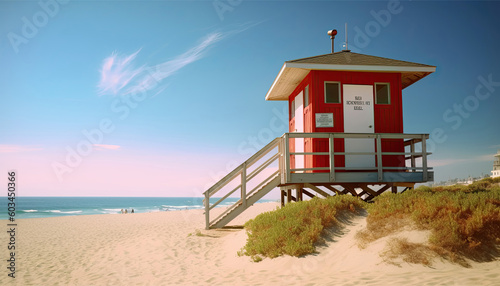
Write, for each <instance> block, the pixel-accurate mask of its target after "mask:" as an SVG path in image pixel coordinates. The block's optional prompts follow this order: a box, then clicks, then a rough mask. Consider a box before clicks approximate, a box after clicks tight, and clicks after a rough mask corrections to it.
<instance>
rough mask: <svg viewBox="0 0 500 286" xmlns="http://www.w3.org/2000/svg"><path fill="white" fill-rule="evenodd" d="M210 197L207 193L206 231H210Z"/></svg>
mask: <svg viewBox="0 0 500 286" xmlns="http://www.w3.org/2000/svg"><path fill="white" fill-rule="evenodd" d="M209 200H210V196H209V195H208V192H205V202H204V203H205V229H207V230H208V229H210V201H209Z"/></svg>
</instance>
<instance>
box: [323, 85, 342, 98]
mask: <svg viewBox="0 0 500 286" xmlns="http://www.w3.org/2000/svg"><path fill="white" fill-rule="evenodd" d="M325 103H340V83H339V82H327V81H325Z"/></svg>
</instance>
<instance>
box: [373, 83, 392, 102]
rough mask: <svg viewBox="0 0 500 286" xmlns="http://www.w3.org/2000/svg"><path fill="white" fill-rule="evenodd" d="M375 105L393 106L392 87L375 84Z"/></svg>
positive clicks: (386, 84)
mask: <svg viewBox="0 0 500 286" xmlns="http://www.w3.org/2000/svg"><path fill="white" fill-rule="evenodd" d="M375 103H376V104H391V92H390V85H389V84H388V83H376V84H375Z"/></svg>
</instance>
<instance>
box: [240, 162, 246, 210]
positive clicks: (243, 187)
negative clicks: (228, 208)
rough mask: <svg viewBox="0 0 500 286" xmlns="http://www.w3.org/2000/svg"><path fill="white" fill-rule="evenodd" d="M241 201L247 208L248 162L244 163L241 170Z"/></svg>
mask: <svg viewBox="0 0 500 286" xmlns="http://www.w3.org/2000/svg"><path fill="white" fill-rule="evenodd" d="M241 202H242V203H243V208H245V209H246V208H247V163H246V162H245V163H243V170H241Z"/></svg>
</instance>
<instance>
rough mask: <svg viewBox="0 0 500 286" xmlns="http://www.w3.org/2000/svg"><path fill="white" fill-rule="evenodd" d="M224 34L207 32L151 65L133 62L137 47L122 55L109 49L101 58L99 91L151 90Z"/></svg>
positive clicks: (113, 92)
mask: <svg viewBox="0 0 500 286" xmlns="http://www.w3.org/2000/svg"><path fill="white" fill-rule="evenodd" d="M224 37H225V35H224V34H223V33H211V34H209V35H208V36H206V37H205V38H203V39H202V40H201V42H200V43H199V44H198V45H196V46H194V47H192V48H191V49H189V50H187V51H186V52H185V53H183V54H181V55H179V56H177V57H175V58H174V59H173V60H170V61H166V62H163V63H160V64H157V65H152V66H146V65H143V66H140V67H135V66H134V64H133V61H134V59H135V58H136V56H137V55H138V54H139V52H140V50H138V51H136V52H135V53H133V54H131V55H126V56H120V55H118V54H117V53H113V54H112V55H111V56H109V57H107V58H106V59H105V60H104V61H103V65H102V68H101V80H100V82H99V84H98V88H99V94H100V95H104V94H112V95H126V94H130V93H137V92H146V91H149V90H152V89H154V88H156V87H158V84H159V83H160V82H161V81H162V80H164V79H165V78H167V77H169V76H171V75H173V74H174V73H175V72H177V71H178V70H180V69H182V68H183V67H185V66H187V65H189V64H191V63H194V62H196V61H197V60H199V59H201V58H202V57H203V56H204V53H205V51H206V50H207V49H208V48H209V47H211V46H212V45H213V44H215V43H217V42H218V41H220V40H222V39H223V38H224Z"/></svg>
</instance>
